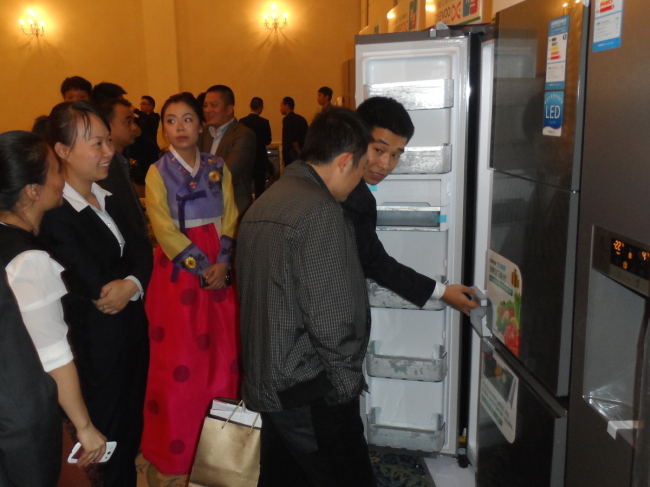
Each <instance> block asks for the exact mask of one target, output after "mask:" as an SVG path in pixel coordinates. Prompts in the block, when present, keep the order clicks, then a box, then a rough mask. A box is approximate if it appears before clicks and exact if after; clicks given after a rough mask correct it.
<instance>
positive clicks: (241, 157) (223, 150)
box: [163, 85, 257, 217]
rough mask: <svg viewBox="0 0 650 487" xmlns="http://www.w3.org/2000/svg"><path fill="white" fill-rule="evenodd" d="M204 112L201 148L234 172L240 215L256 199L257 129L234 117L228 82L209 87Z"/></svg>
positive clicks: (233, 100)
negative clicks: (252, 185) (254, 179)
mask: <svg viewBox="0 0 650 487" xmlns="http://www.w3.org/2000/svg"><path fill="white" fill-rule="evenodd" d="M203 115H204V117H205V126H204V128H203V133H202V134H201V138H199V148H200V149H201V152H209V153H211V154H216V155H217V156H219V157H221V158H222V159H223V160H224V161H225V163H226V165H227V166H228V169H229V170H230V173H231V175H232V184H233V189H234V193H235V203H236V204H237V209H238V210H239V215H240V217H241V216H242V215H243V214H244V212H245V211H246V210H247V209H248V207H249V206H250V205H251V203H252V202H253V197H252V192H251V184H252V182H253V169H254V166H255V150H256V143H257V142H256V141H257V139H256V137H255V133H254V132H253V131H252V130H251V129H249V128H248V127H246V126H245V125H244V124H240V123H239V122H238V121H237V119H236V118H235V95H234V93H233V92H232V90H231V89H230V88H228V87H227V86H224V85H214V86H211V87H210V88H208V90H207V91H206V94H205V101H204V103H203ZM163 123H164V122H163Z"/></svg>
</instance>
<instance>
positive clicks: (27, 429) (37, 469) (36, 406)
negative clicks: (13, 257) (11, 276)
mask: <svg viewBox="0 0 650 487" xmlns="http://www.w3.org/2000/svg"><path fill="white" fill-rule="evenodd" d="M61 442H62V430H61V413H60V410H59V403H58V398H57V388H56V383H55V382H54V379H52V377H51V376H50V375H49V374H47V373H46V372H45V371H44V370H43V366H42V365H41V361H40V359H39V358H38V353H37V352H36V349H35V348H34V343H33V342H32V339H31V338H30V336H29V334H28V332H27V329H26V328H25V325H24V323H23V320H22V317H21V315H20V311H19V309H18V305H17V304H16V300H15V298H14V295H13V293H12V292H11V289H10V288H9V285H8V284H7V276H6V273H5V265H4V263H0V485H7V482H9V483H8V485H33V486H36V487H55V486H56V484H57V482H58V480H59V472H60V471H61Z"/></svg>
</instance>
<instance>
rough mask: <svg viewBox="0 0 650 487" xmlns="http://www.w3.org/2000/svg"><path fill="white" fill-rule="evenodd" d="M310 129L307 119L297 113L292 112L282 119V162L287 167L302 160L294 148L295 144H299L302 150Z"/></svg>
mask: <svg viewBox="0 0 650 487" xmlns="http://www.w3.org/2000/svg"><path fill="white" fill-rule="evenodd" d="M308 129H309V125H308V124H307V120H305V117H303V116H301V115H298V114H297V113H296V112H290V113H288V114H287V116H285V117H284V118H283V119H282V160H283V161H284V165H285V166H287V165H289V164H291V163H292V162H293V161H295V160H297V159H299V158H300V156H299V155H298V153H296V150H295V149H294V148H293V143H294V142H297V143H298V147H300V149H301V150H302V148H303V146H304V145H305V137H306V136H307V130H308Z"/></svg>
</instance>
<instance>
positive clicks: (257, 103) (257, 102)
mask: <svg viewBox="0 0 650 487" xmlns="http://www.w3.org/2000/svg"><path fill="white" fill-rule="evenodd" d="M250 107H251V110H259V109H260V108H264V100H262V99H261V98H260V97H259V96H254V97H253V99H252V100H251V104H250Z"/></svg>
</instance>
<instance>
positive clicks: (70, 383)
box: [0, 131, 106, 485]
mask: <svg viewBox="0 0 650 487" xmlns="http://www.w3.org/2000/svg"><path fill="white" fill-rule="evenodd" d="M62 194H63V177H62V176H61V172H60V167H59V161H58V160H57V158H56V156H55V155H54V153H53V152H52V150H50V149H49V148H48V146H47V144H45V142H44V141H43V140H42V139H41V138H40V137H38V136H37V135H35V134H32V133H30V132H23V131H13V132H5V133H3V134H0V260H2V261H3V262H4V263H5V264H6V267H5V270H6V273H7V281H8V283H9V286H10V288H11V290H12V292H13V294H14V296H15V298H16V302H17V304H18V307H19V309H20V313H21V315H22V320H23V322H24V324H25V327H26V329H27V331H28V332H29V335H30V337H31V339H32V341H33V343H34V346H35V347H36V351H37V352H38V357H39V358H40V360H41V363H42V366H43V369H44V370H45V372H48V373H49V374H50V375H51V376H52V377H53V378H54V380H55V381H56V384H57V386H58V397H59V404H60V405H61V407H62V408H63V410H64V411H65V412H66V414H67V415H68V417H69V418H70V420H71V421H72V424H73V425H74V426H75V428H76V430H77V437H78V438H79V441H80V442H81V444H82V446H83V448H84V454H83V456H82V457H81V458H80V460H79V462H78V466H80V467H82V466H86V465H87V464H89V463H90V462H94V461H97V460H99V459H100V458H101V456H102V455H103V454H104V451H105V444H106V438H105V437H104V436H103V435H102V434H101V433H100V432H99V431H97V429H96V428H95V427H94V426H93V423H92V422H91V420H90V417H89V415H88V410H87V409H86V405H85V404H84V401H83V398H82V396H81V391H80V388H79V378H78V376H77V369H76V367H75V364H74V362H73V361H72V352H71V350H70V345H69V344H68V341H67V338H66V337H67V333H68V327H67V325H66V323H65V322H64V321H63V308H62V306H61V298H62V297H63V296H64V295H66V294H67V290H66V287H65V285H64V284H63V281H62V280H61V272H62V271H63V268H62V267H61V265H59V263H57V262H55V261H54V260H52V259H51V258H50V256H49V254H48V253H47V252H45V251H43V250H42V249H41V248H40V247H39V245H38V244H37V242H36V235H37V234H38V233H39V229H40V225H41V220H42V218H43V214H44V213H45V212H46V211H47V210H50V209H52V208H56V207H58V206H60V205H61V201H62ZM3 314H4V311H3ZM2 345H7V346H12V345H13V346H16V345H17V344H12V343H3V344H2ZM0 355H3V356H5V355H4V354H2V353H0ZM12 380H15V379H12ZM37 384H38V383H36V384H32V386H33V387H38V385H37ZM14 407H15V406H14ZM23 413H25V411H23ZM39 414H42V415H47V414H49V413H48V411H39ZM2 416H3V417H4V415H2ZM19 423H20V422H19ZM58 428H59V431H60V428H61V423H60V420H59V423H58ZM0 429H2V430H5V427H4V426H3V427H0ZM41 434H44V435H46V436H47V435H48V432H47V431H45V432H40V431H39V432H38V434H37V435H35V436H40V435H41ZM3 436H6V435H5V434H4V433H3ZM32 440H34V438H30V441H32ZM48 448H49V449H52V450H54V451H56V450H57V449H60V442H59V443H58V444H53V445H49V446H48ZM59 451H60V450H59ZM0 456H1V457H3V458H4V457H6V458H11V457H10V456H9V455H7V453H6V452H3V454H2V455H0ZM60 459H61V455H60V454H59V455H58V458H57V459H56V462H57V463H59V465H60ZM32 460H36V461H38V460H39V459H32ZM8 468H9V469H16V465H15V464H14V465H10V466H8ZM22 468H23V469H36V470H38V469H41V468H43V466H42V465H41V464H40V463H38V464H35V465H29V464H28V462H25V463H23V464H22ZM0 470H3V469H2V467H0ZM29 475H31V474H29ZM0 477H2V475H1V472H0ZM33 482H34V481H25V483H23V482H17V484H21V485H27V484H29V485H46V484H41V483H40V482H39V483H33ZM53 482H54V484H53V485H56V479H54V481H53Z"/></svg>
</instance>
